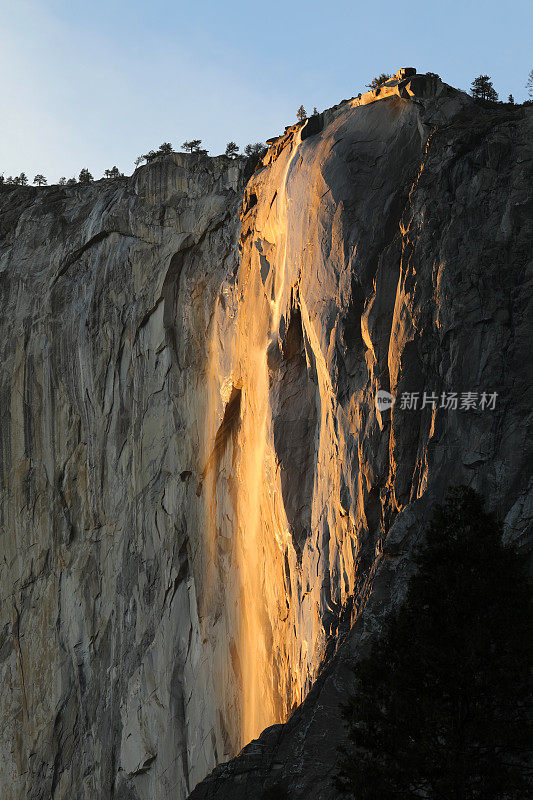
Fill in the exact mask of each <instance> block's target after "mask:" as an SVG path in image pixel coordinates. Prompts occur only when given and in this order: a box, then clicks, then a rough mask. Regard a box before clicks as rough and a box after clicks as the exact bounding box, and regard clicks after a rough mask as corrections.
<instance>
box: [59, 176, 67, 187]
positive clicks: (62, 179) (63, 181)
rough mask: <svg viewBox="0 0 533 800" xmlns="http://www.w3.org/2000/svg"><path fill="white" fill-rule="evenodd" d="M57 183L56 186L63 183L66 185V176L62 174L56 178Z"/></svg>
mask: <svg viewBox="0 0 533 800" xmlns="http://www.w3.org/2000/svg"><path fill="white" fill-rule="evenodd" d="M57 183H58V186H65V185H66V183H67V179H66V178H65V176H64V175H63V176H62V177H61V178H60V179H59V180H58V182H57Z"/></svg>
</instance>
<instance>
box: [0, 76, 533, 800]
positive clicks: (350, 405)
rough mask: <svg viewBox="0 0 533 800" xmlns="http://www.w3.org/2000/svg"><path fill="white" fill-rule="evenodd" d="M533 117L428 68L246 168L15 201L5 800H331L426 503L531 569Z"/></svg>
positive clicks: (165, 167)
mask: <svg viewBox="0 0 533 800" xmlns="http://www.w3.org/2000/svg"><path fill="white" fill-rule="evenodd" d="M531 126H532V117H531V111H530V110H529V109H523V108H515V109H509V108H506V107H502V108H499V107H495V108H494V109H492V110H487V109H483V108H480V107H478V106H475V105H473V104H472V102H471V100H470V99H469V98H468V97H467V96H466V95H464V94H462V93H460V92H457V91H455V90H453V89H451V88H450V87H448V86H446V85H445V84H443V83H442V82H441V81H440V80H439V79H438V78H437V77H436V76H431V75H429V76H418V75H412V74H401V75H397V76H396V78H395V79H394V80H393V81H389V82H388V84H387V85H386V86H385V87H381V88H380V90H379V91H377V92H374V93H367V95H362V96H361V97H357V98H354V99H353V100H350V101H345V102H343V103H341V104H340V105H338V106H336V107H334V108H333V109H329V110H328V111H326V112H323V113H322V114H321V115H318V116H317V117H315V118H311V120H309V121H307V122H306V123H304V124H303V125H295V126H290V127H289V128H287V129H286V132H285V134H284V135H283V136H281V137H277V138H275V139H273V140H270V147H269V150H268V152H267V155H266V156H265V158H264V160H263V162H262V163H261V164H260V165H259V167H258V169H257V170H256V172H255V173H254V175H253V176H252V177H251V179H250V180H247V179H248V177H249V176H248V174H247V173H246V162H244V160H239V159H238V160H236V161H230V160H229V159H225V158H219V159H209V158H206V157H204V156H197V155H192V156H182V155H175V156H171V157H169V158H166V159H161V160H157V161H155V162H153V163H152V164H150V165H149V166H147V167H144V168H141V169H140V170H138V171H137V172H136V173H135V175H134V176H133V177H132V178H131V179H128V180H124V181H120V180H119V181H110V182H106V183H103V184H98V185H94V186H91V187H87V188H83V187H78V188H65V189H60V188H53V189H41V190H36V189H35V190H34V189H27V188H23V187H21V188H18V189H12V190H9V191H8V190H5V189H4V190H3V194H2V195H1V196H0V202H1V203H2V209H3V210H2V213H1V214H0V235H1V236H2V237H3V238H2V240H1V242H0V287H1V292H2V303H3V306H2V307H3V309H4V315H3V326H4V327H3V331H2V334H3V335H2V342H3V348H4V350H3V354H2V355H3V358H2V366H1V373H0V387H1V388H0V391H1V393H2V395H1V396H2V408H3V409H5V411H4V413H3V414H2V431H1V437H0V445H1V448H2V453H1V457H0V465H1V469H2V472H1V474H0V480H1V490H2V496H1V501H0V502H1V505H0V509H1V522H2V536H1V539H0V547H1V550H2V558H1V561H0V585H1V586H2V606H1V620H0V631H1V633H0V670H1V682H2V690H1V692H0V718H1V719H2V721H3V726H2V733H1V736H2V751H3V752H4V753H5V754H6V755H5V757H4V759H3V761H2V763H1V764H0V786H1V787H2V790H3V792H4V794H5V796H6V797H9V798H17V800H18V798H23V797H27V798H32V799H33V800H37V798H45V797H46V798H47V797H53V798H55V800H60V799H61V798H67V797H68V798H78V797H79V798H93V797H102V798H111V797H114V798H123V800H125V798H128V799H129V798H135V800H137V798H138V799H139V800H140V799H141V798H143V799H144V798H151V799H152V798H154V800H155V799H158V798H166V797H174V798H178V799H179V798H184V797H186V796H187V795H188V793H189V792H191V791H192V798H194V800H203V799H205V800H207V798H217V800H223V799H225V798H228V800H229V798H232V800H233V799H234V798H235V799H236V800H238V798H252V797H254V798H255V797H261V796H263V795H265V796H268V793H269V792H270V796H275V795H276V793H277V794H281V791H282V790H285V791H286V792H287V793H288V796H290V797H291V798H309V799H310V800H313V799H315V800H319V799H320V800H326V798H328V799H329V798H334V797H335V796H336V795H335V790H334V788H333V784H332V781H331V775H332V773H333V771H334V768H335V760H336V747H337V746H338V744H339V742H341V741H342V738H343V729H342V724H341V721H340V718H339V704H340V702H342V699H343V697H344V696H345V694H346V691H347V690H348V689H349V688H350V686H351V677H350V676H351V669H350V667H351V665H352V663H353V661H354V659H355V658H357V657H358V656H359V655H360V654H361V653H364V652H365V649H366V648H367V646H368V643H369V642H370V641H371V638H372V636H373V634H374V632H375V631H378V630H379V629H380V626H381V625H382V621H383V620H384V619H385V618H386V616H387V614H388V613H389V612H390V610H391V609H393V608H395V607H396V606H397V604H398V602H399V601H400V600H401V597H402V593H403V591H404V589H405V583H406V580H407V577H408V576H409V574H410V571H411V570H412V559H411V558H410V552H411V551H412V548H413V546H414V545H415V544H416V543H417V541H418V540H419V538H420V536H421V535H422V533H423V529H424V520H425V519H426V517H427V509H428V507H429V506H430V505H431V504H432V503H433V502H435V501H436V500H439V499H441V498H442V496H443V493H444V491H445V489H446V487H447V486H448V485H450V484H456V483H467V484H469V485H471V486H473V487H475V488H477V489H480V490H481V491H482V492H483V493H484V495H485V496H486V497H487V500H488V503H489V505H490V506H491V508H494V509H495V510H496V511H497V512H498V513H499V514H500V515H501V517H502V518H503V519H505V526H506V527H505V530H506V535H507V536H508V537H509V538H512V539H513V540H514V541H515V542H516V543H517V545H518V546H519V547H521V548H522V550H523V552H524V555H525V557H526V556H527V554H529V552H530V549H529V548H530V534H531V518H532V515H533V511H532V509H533V493H532V491H531V484H530V477H529V473H528V470H529V467H530V465H531V450H530V446H531V445H530V442H531V435H530V428H531V412H530V403H529V398H528V391H529V390H530V388H531V374H530V373H529V372H528V369H529V367H530V358H529V349H530V341H531V329H530V316H529V315H528V311H529V309H530V304H531V291H530V288H531V279H532V275H531V267H532V264H531V260H530V253H529V250H528V243H529V241H530V240H531V197H530V192H529V186H530V180H531V176H530V172H528V171H529V170H530V168H531V144H530V142H531ZM239 207H240V217H241V219H240V220H239V217H238V214H237V212H238V208H239ZM378 390H384V391H387V392H389V393H390V394H392V396H393V397H394V398H395V399H396V400H395V403H394V404H393V405H392V408H389V409H388V410H385V409H384V408H382V409H380V408H379V407H378V406H377V405H376V402H375V398H376V395H377V392H378ZM469 392H470V393H473V394H471V395H467V393H469ZM424 393H425V394H424ZM453 393H456V394H457V399H458V403H457V408H456V409H454V407H453V406H454V401H453ZM474 395H475V397H474ZM415 396H416V398H417V400H416V407H412V406H413V405H414V404H415V400H414V399H413V397H415ZM443 396H444V398H443ZM473 404H474V405H473ZM410 406H411V407H410ZM272 723H276V724H274V725H272ZM265 728H266V730H264V729H265ZM263 730H264V732H263V733H262V734H261V735H260V736H259V738H258V739H256V740H254V741H252V743H251V744H247V743H249V742H250V740H251V739H255V737H257V736H258V735H259V734H260V733H261V731H263ZM243 745H247V746H246V747H245V748H244V750H242V752H241V753H240V755H239V757H238V758H236V759H233V760H230V761H228V762H227V763H223V764H220V762H223V761H227V759H229V758H230V757H232V756H234V755H235V754H236V753H237V752H238V751H239V750H240V749H241V747H242V746H243ZM216 764H219V766H217V767H216V769H215V770H214V771H213V772H212V773H211V774H210V775H209V776H208V777H207V778H206V779H205V780H204V781H203V782H201V783H199V785H198V786H196V784H197V783H198V782H199V781H201V779H202V778H204V776H205V775H206V774H207V773H208V772H209V771H210V770H211V769H212V768H213V767H214V766H215V765H216ZM195 786H196V788H194V787H195Z"/></svg>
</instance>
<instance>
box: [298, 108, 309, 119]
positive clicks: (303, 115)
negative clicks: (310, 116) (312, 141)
mask: <svg viewBox="0 0 533 800" xmlns="http://www.w3.org/2000/svg"><path fill="white" fill-rule="evenodd" d="M296 117H297V119H298V122H303V121H304V119H307V111H306V110H305V108H304V107H303V106H300V108H299V109H298V111H297V112H296Z"/></svg>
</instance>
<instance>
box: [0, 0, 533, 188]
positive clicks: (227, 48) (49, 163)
mask: <svg viewBox="0 0 533 800" xmlns="http://www.w3.org/2000/svg"><path fill="white" fill-rule="evenodd" d="M532 8H533V5H532V3H531V2H530V0H528V1H527V2H526V0H512V1H511V2H501V0H500V1H499V2H495V1H494V0H486V2H478V1H477V0H475V1H474V2H469V0H462V2H457V0H452V1H451V2H446V3H445V2H440V3H436V2H431V0H424V2H419V0H409V1H407V2H404V3H402V2H399V0H394V2H388V0H382V2H378V3H373V2H364V3H363V2H360V1H359V0H352V1H351V2H344V0H321V2H316V0H305V1H304V0H284V1H283V2H281V0H268V2H264V3H261V4H258V3H255V2H252V1H251V0H249V2H244V1H243V0H227V2H215V1H214V0H197V1H196V2H188V3H184V2H179V0H176V1H175V2H170V0H151V2H146V0H106V1H105V2H104V0H92V2H91V0H83V2H82V1H81V0H0V74H1V75H2V90H1V95H0V96H1V101H2V102H1V107H0V173H2V172H3V173H4V175H5V176H8V175H15V174H19V173H20V172H21V171H24V172H26V173H27V175H28V177H29V178H30V180H32V179H33V176H34V175H35V173H36V172H42V173H44V174H45V175H46V176H47V178H48V180H49V182H52V181H56V180H57V179H58V178H59V177H60V176H61V175H65V176H66V177H70V176H71V175H77V174H78V173H79V171H80V169H81V168H82V167H88V168H89V169H90V171H91V172H92V173H93V175H94V176H95V177H100V176H101V175H102V172H103V170H104V169H106V168H108V167H111V166H113V165H114V164H116V165H117V166H118V167H119V168H120V169H121V170H123V171H124V172H126V173H128V174H129V173H131V172H132V170H133V161H134V159H135V157H136V156H138V155H139V154H141V153H145V152H146V151H147V150H149V149H150V148H157V147H158V145H159V144H160V143H161V142H162V141H171V142H172V143H173V145H174V147H176V148H179V146H180V145H181V143H182V142H183V141H184V140H185V139H187V138H201V139H202V140H203V143H204V146H205V147H207V148H208V149H209V151H210V153H211V154H212V155H215V154H218V153H220V152H222V151H223V150H224V148H225V145H226V142H227V141H228V140H230V139H234V140H235V141H236V142H237V143H238V144H239V145H240V146H241V147H243V146H244V145H245V144H247V142H255V141H261V140H263V141H264V140H265V139H266V138H268V137H270V136H273V135H275V134H277V133H280V132H281V131H282V130H283V127H284V126H285V125H287V124H289V123H291V122H293V121H294V120H295V112H296V109H297V108H298V106H299V105H300V103H303V104H304V106H305V107H306V108H307V109H308V110H312V108H313V106H315V105H316V106H317V108H318V109H322V108H326V107H328V106H331V105H333V104H335V103H337V102H338V101H339V100H342V99H343V98H345V97H352V96H353V95H354V94H357V92H359V91H362V90H364V86H365V84H366V83H367V81H368V80H369V79H370V78H371V77H372V76H373V75H375V74H376V73H379V72H381V71H386V72H393V71H395V70H396V69H397V68H398V67H402V66H415V67H417V69H418V70H419V71H420V72H425V71H428V70H430V71H433V72H437V73H439V74H440V75H441V77H442V78H443V79H444V80H446V81H447V82H448V83H451V84H453V85H455V86H458V87H459V88H464V89H468V87H469V86H470V83H471V81H472V78H474V77H475V76H476V75H479V74H480V73H488V74H490V75H491V76H492V78H493V81H494V86H495V88H496V90H497V91H498V92H499V93H500V97H502V98H505V99H506V98H507V95H508V94H509V92H512V93H513V94H514V96H515V98H516V99H517V100H520V101H521V100H524V99H525V98H526V90H525V88H524V84H525V82H526V79H527V76H528V73H529V70H530V69H531V68H533V63H532V62H533V58H532V57H531V33H532V30H533V11H532Z"/></svg>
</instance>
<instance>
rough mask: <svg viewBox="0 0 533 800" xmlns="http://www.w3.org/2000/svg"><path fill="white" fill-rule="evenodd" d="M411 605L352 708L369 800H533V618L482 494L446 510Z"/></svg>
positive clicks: (353, 790)
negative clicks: (529, 767)
mask: <svg viewBox="0 0 533 800" xmlns="http://www.w3.org/2000/svg"><path fill="white" fill-rule="evenodd" d="M417 565H418V572H417V574H416V575H415V576H414V577H413V578H412V579H411V581H410V584H409V588H408V592H407V596H406V601H405V603H404V605H403V606H402V608H401V609H400V610H399V612H398V614H397V616H396V617H395V618H394V619H393V620H392V621H391V623H390V624H389V626H388V628H387V629H386V631H385V633H384V635H383V636H382V637H381V639H380V640H379V641H377V642H376V643H375V644H374V646H373V648H372V650H371V653H370V655H369V657H368V658H367V659H366V660H363V661H362V662H361V663H360V664H359V665H358V666H357V667H356V678H357V689H356V693H355V694H354V695H353V696H352V697H351V698H350V700H349V702H348V703H347V704H346V706H345V708H344V712H343V715H344V718H345V721H346V723H347V727H348V736H349V741H350V746H349V747H348V748H346V749H344V751H343V755H342V760H341V764H340V773H339V775H340V777H339V778H338V779H337V785H338V787H339V788H341V789H342V790H343V791H344V792H345V793H346V794H348V795H349V796H352V797H354V798H357V800H393V799H394V800H401V798H425V800H442V799H443V798H446V800H496V799H497V800H511V799H512V800H515V799H516V800H518V798H520V799H521V800H523V799H524V798H525V797H526V796H527V797H531V796H532V795H531V794H529V793H528V792H531V789H532V784H531V771H528V770H527V768H526V766H524V765H525V764H527V763H529V765H531V757H532V752H531V743H532V742H533V729H532V711H533V702H532V695H533V690H532V679H531V663H532V657H533V646H532V643H533V637H532V636H531V632H532V630H533V613H532V593H531V587H530V585H529V584H528V582H527V579H526V576H525V572H524V570H523V566H522V563H521V559H520V558H519V556H518V555H517V554H516V553H515V552H514V551H513V550H512V549H510V548H507V547H504V546H503V545H502V541H501V528H500V526H499V524H498V523H497V522H496V520H495V518H494V517H493V515H491V514H487V513H485V512H484V510H483V503H482V499H481V498H480V496H479V495H477V494H476V493H475V492H473V491H472V490H470V489H466V488H461V489H456V490H454V491H453V492H452V493H451V494H450V496H449V499H448V501H447V502H446V504H445V505H444V506H438V507H437V508H436V510H435V513H434V517H433V520H432V522H431V525H430V528H429V531H428V536H427V545H426V546H425V548H424V549H423V550H422V551H421V553H420V554H419V556H418V558H417Z"/></svg>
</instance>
